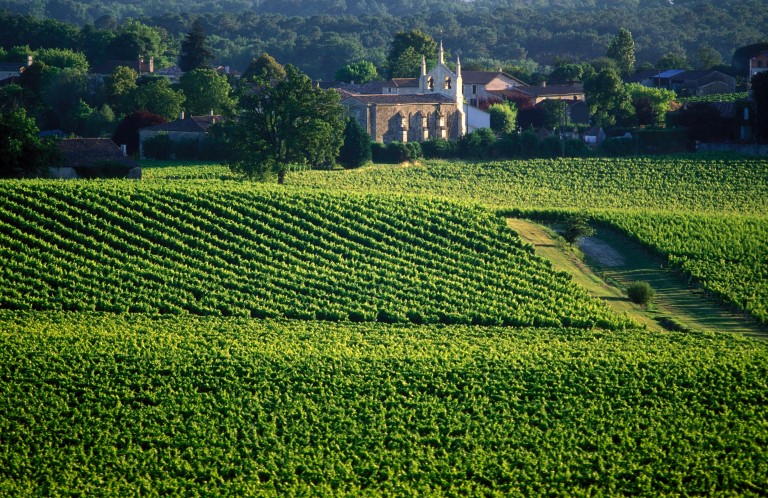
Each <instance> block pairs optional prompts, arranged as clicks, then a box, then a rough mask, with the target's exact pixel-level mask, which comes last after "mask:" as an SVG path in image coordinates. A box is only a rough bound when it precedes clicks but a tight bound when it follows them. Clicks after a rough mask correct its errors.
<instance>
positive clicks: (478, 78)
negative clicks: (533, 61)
mask: <svg viewBox="0 0 768 498" xmlns="http://www.w3.org/2000/svg"><path fill="white" fill-rule="evenodd" d="M461 76H462V79H463V83H464V92H463V93H464V95H465V98H466V99H467V102H469V105H471V106H474V107H478V108H480V109H484V110H487V109H488V105H490V104H492V103H494V102H498V101H500V100H502V99H500V98H499V95H498V93H497V92H501V91H505V90H510V89H512V88H516V87H527V86H528V85H526V84H525V83H523V82H522V81H520V80H519V79H517V78H515V77H514V76H511V75H509V74H507V73H505V72H504V71H503V70H502V69H499V70H498V71H464V72H462V74H461Z"/></svg>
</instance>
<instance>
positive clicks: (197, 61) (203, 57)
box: [179, 19, 213, 72]
mask: <svg viewBox="0 0 768 498" xmlns="http://www.w3.org/2000/svg"><path fill="white" fill-rule="evenodd" d="M211 60H213V52H211V50H210V49H209V48H208V44H207V39H206V36H205V32H203V25H202V24H201V23H200V19H195V22H193V23H192V31H190V32H189V33H187V36H186V37H185V38H184V40H183V41H182V42H181V52H180V53H179V68H180V69H181V70H182V71H184V72H188V71H193V70H195V69H201V68H210V66H211Z"/></svg>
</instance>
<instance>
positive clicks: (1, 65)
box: [0, 62, 27, 73]
mask: <svg viewBox="0 0 768 498" xmlns="http://www.w3.org/2000/svg"><path fill="white" fill-rule="evenodd" d="M26 67H27V65H26V63H24V62H0V71H2V72H4V73H13V72H17V73H20V72H21V71H23V70H24V68H26Z"/></svg>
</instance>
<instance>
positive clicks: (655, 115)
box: [625, 83, 677, 126]
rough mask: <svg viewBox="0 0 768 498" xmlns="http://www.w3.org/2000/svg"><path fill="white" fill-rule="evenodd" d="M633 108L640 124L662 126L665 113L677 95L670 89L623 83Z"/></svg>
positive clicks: (670, 107) (670, 108)
mask: <svg viewBox="0 0 768 498" xmlns="http://www.w3.org/2000/svg"><path fill="white" fill-rule="evenodd" d="M625 88H626V90H627V92H628V93H629V95H630V99H631V100H632V106H633V107H634V108H635V117H636V119H637V124H638V125H640V126H663V125H664V117H665V116H666V113H667V112H668V111H670V110H672V102H674V101H675V99H676V98H677V95H675V92H673V91H672V90H666V89H664V88H651V87H647V86H643V85H641V84H640V83H629V84H627V85H625Z"/></svg>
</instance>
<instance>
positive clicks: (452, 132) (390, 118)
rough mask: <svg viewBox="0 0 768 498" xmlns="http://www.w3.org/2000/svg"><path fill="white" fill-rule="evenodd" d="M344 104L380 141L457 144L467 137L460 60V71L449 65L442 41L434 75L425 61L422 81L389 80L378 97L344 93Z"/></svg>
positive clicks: (375, 95) (412, 79) (372, 138)
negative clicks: (439, 140) (435, 139)
mask: <svg viewBox="0 0 768 498" xmlns="http://www.w3.org/2000/svg"><path fill="white" fill-rule="evenodd" d="M341 103H342V105H344V106H345V107H346V108H347V110H348V112H349V113H350V115H351V116H354V117H355V119H357V122H358V123H360V125H361V126H362V127H363V128H364V129H365V130H366V131H367V132H368V133H369V134H370V136H371V140H374V141H376V142H383V143H389V142H393V141H398V142H409V141H417V142H423V141H425V140H428V139H430V138H433V137H438V138H446V139H452V140H457V139H459V138H461V137H462V136H464V135H465V134H466V133H467V120H466V114H465V102H464V93H463V83H462V77H461V61H460V60H459V59H458V58H457V59H456V72H453V71H452V70H451V69H450V68H449V67H448V66H446V65H445V60H444V52H443V44H442V43H440V53H439V61H438V64H437V66H435V67H434V68H433V69H432V70H431V71H427V63H426V60H425V59H424V58H422V62H421V75H420V76H419V78H398V79H397V80H390V81H389V82H387V84H385V85H384V87H383V88H382V93H379V94H357V93H349V92H344V93H343V94H342V100H341Z"/></svg>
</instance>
